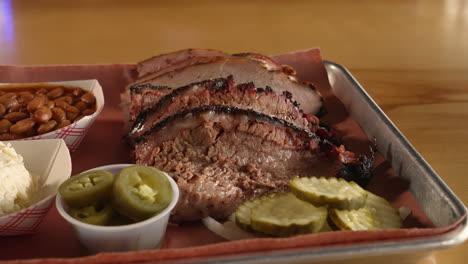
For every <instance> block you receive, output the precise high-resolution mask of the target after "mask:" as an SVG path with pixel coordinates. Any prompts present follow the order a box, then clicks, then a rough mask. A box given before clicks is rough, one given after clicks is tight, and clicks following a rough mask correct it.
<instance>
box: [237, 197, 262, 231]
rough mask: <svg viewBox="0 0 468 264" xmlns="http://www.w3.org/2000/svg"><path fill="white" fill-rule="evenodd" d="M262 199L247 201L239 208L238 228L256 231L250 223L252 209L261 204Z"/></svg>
mask: <svg viewBox="0 0 468 264" xmlns="http://www.w3.org/2000/svg"><path fill="white" fill-rule="evenodd" d="M263 197H266V196H263ZM261 199H262V198H258V199H254V200H246V201H244V202H243V203H242V204H241V205H239V207H237V210H236V212H235V222H236V224H237V226H239V227H240V228H242V229H244V230H246V231H249V232H252V231H254V230H253V229H252V226H251V224H252V222H251V221H250V217H251V209H252V208H253V207H254V206H256V205H258V204H260V201H261Z"/></svg>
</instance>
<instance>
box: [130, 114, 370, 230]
mask: <svg viewBox="0 0 468 264" xmlns="http://www.w3.org/2000/svg"><path fill="white" fill-rule="evenodd" d="M132 154H133V158H134V161H135V163H137V164H144V165H148V166H155V167H157V168H159V169H161V170H162V171H165V172H167V173H168V174H169V175H170V176H172V177H173V178H174V180H175V181H176V182H177V184H178V186H179V189H180V199H179V202H178V204H177V207H176V209H175V210H174V211H173V215H172V217H171V220H172V221H174V222H183V221H193V220H198V219H200V218H202V217H205V216H208V215H209V216H212V217H214V218H217V219H222V218H225V217H227V216H229V215H230V214H232V213H233V212H234V211H235V209H236V208H237V206H238V205H239V204H240V203H241V202H242V201H244V200H245V199H251V198H254V197H258V196H260V195H262V194H265V193H270V192H280V191H284V190H287V189H288V185H289V180H290V179H291V178H293V177H295V176H312V175H324V176H341V174H342V173H344V172H345V173H347V176H350V175H351V174H352V173H357V174H365V173H370V171H371V167H372V160H369V159H367V158H365V157H359V158H358V157H355V155H354V154H353V153H351V152H348V151H344V149H343V148H338V147H335V146H332V145H331V144H329V142H327V141H326V140H321V139H320V138H319V137H317V136H316V135H315V134H313V133H311V132H310V131H307V130H304V129H301V128H298V127H296V126H294V125H293V124H291V123H288V122H286V121H283V120H280V119H278V118H275V117H270V116H266V115H264V114H261V113H258V112H255V111H252V110H243V109H239V108H235V107H228V106H203V107H199V108H195V109H190V110H185V111H183V112H180V113H178V114H176V115H173V116H171V117H168V118H166V119H164V120H163V121H161V122H159V123H158V124H156V125H155V126H153V128H152V129H151V130H149V131H148V132H147V133H145V134H144V135H142V136H140V137H138V138H137V140H136V144H135V146H134V149H133V152H132Z"/></svg>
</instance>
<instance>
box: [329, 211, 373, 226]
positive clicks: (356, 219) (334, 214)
mask: <svg viewBox="0 0 468 264" xmlns="http://www.w3.org/2000/svg"><path fill="white" fill-rule="evenodd" d="M329 217H330V220H331V221H332V223H333V225H334V226H335V227H337V229H341V230H371V229H374V217H373V215H372V213H371V211H370V210H369V209H367V208H359V209H357V210H338V209H331V210H330V216H329Z"/></svg>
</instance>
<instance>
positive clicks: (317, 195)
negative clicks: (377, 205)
mask: <svg viewBox="0 0 468 264" xmlns="http://www.w3.org/2000/svg"><path fill="white" fill-rule="evenodd" d="M290 187H291V192H292V193H293V194H294V195H296V196H297V197H298V198H299V199H301V200H304V201H307V202H310V203H312V204H314V205H316V206H328V207H330V208H337V209H342V210H344V209H346V210H350V209H358V208H361V207H362V206H363V205H364V202H365V201H366V197H367V192H366V191H365V190H364V189H362V188H361V187H360V186H359V185H358V184H356V183H355V182H347V181H346V180H344V179H338V178H334V177H331V178H324V177H320V178H318V177H301V178H299V177H296V178H294V179H292V180H291V181H290Z"/></svg>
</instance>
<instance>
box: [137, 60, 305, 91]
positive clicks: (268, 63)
mask: <svg viewBox="0 0 468 264" xmlns="http://www.w3.org/2000/svg"><path fill="white" fill-rule="evenodd" d="M230 57H232V58H245V59H250V60H253V61H256V62H258V63H260V64H262V65H263V66H264V67H265V68H266V69H268V70H270V71H283V70H284V72H285V73H287V74H288V75H291V77H290V78H293V79H295V78H296V77H295V74H296V73H295V71H291V70H290V69H291V68H290V67H286V66H285V67H283V66H281V65H279V64H277V63H276V62H275V61H274V60H273V59H271V58H270V57H268V56H265V55H261V54H257V53H239V54H233V55H228V54H225V53H221V54H217V55H208V54H207V55H202V54H199V55H198V56H193V57H188V58H186V59H184V60H182V59H181V60H178V61H173V62H172V63H171V64H167V66H166V67H162V68H160V69H158V70H154V71H153V72H151V73H149V74H147V75H145V76H143V77H139V78H138V79H136V80H135V81H134V82H132V83H130V84H129V85H128V86H129V87H130V86H132V85H138V84H144V83H147V82H148V81H151V79H154V78H156V77H159V76H161V75H163V74H165V73H168V72H171V71H177V70H179V69H183V68H185V67H188V66H192V65H197V64H208V63H211V62H215V61H217V60H220V59H223V58H230Z"/></svg>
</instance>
